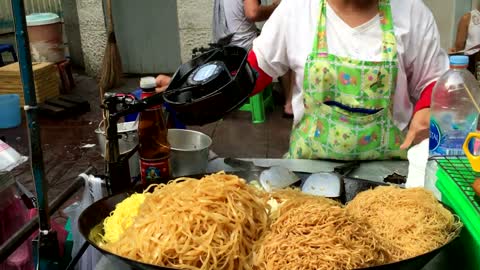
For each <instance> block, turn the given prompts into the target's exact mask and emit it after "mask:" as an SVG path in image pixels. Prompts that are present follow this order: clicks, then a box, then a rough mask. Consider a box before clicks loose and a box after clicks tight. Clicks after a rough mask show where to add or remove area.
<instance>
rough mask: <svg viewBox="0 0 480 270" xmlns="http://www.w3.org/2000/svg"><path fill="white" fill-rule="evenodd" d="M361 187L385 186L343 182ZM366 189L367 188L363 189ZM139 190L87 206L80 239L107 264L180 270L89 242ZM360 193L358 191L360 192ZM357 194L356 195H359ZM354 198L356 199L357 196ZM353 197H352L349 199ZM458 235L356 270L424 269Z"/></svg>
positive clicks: (361, 181)
mask: <svg viewBox="0 0 480 270" xmlns="http://www.w3.org/2000/svg"><path fill="white" fill-rule="evenodd" d="M202 176H203V175H195V176H191V177H193V178H201V177H202ZM352 184H353V185H355V184H358V185H363V186H364V187H370V188H371V187H375V186H381V185H385V184H384V183H375V182H371V181H368V180H362V179H353V178H346V179H345V185H352ZM365 189H367V188H365ZM138 191H140V190H132V191H130V192H124V193H120V194H116V195H113V196H110V197H106V198H103V199H101V200H99V201H97V202H95V203H93V204H92V205H90V206H89V207H88V208H87V209H85V210H84V211H83V212H82V214H81V215H80V217H79V219H78V228H79V231H80V233H81V234H82V236H83V237H84V238H85V239H86V241H87V242H88V243H89V244H90V245H92V246H93V247H95V248H96V249H97V250H98V251H100V252H101V253H102V254H103V255H105V256H107V257H108V258H109V259H110V260H112V259H113V260H117V261H121V262H123V263H124V264H127V265H129V266H130V267H132V268H133V269H140V270H143V269H148V270H151V269H152V270H153V269H162V270H167V269H168V270H174V269H175V270H180V268H174V267H165V266H159V265H152V264H147V263H143V262H140V261H135V260H132V259H128V258H125V257H122V256H119V255H116V254H114V253H111V252H109V251H107V250H105V249H103V248H101V247H99V246H98V245H97V243H96V241H95V240H94V239H92V237H91V234H92V232H94V230H97V231H98V232H99V233H100V232H103V225H102V222H103V220H104V219H105V217H107V216H108V215H109V214H110V212H111V211H113V210H114V209H115V206H116V204H117V203H119V202H121V201H123V200H124V199H126V198H127V197H128V196H130V195H131V194H133V193H134V192H138ZM359 192H360V191H359ZM359 192H357V193H356V194H358V193H359ZM356 194H355V195H356ZM351 197H354V196H350V198H351ZM442 205H443V206H444V207H445V208H446V209H448V210H449V211H450V212H451V213H452V214H454V216H455V218H456V219H458V217H457V216H456V215H455V213H454V211H453V210H452V209H451V208H450V207H448V206H446V205H445V204H443V203H442ZM460 233H461V229H460V230H458V232H457V235H456V236H455V237H454V238H452V240H450V241H449V242H448V243H446V244H444V245H443V246H441V247H439V248H437V249H435V250H432V251H430V252H427V253H425V254H422V255H419V256H416V257H413V258H410V259H407V260H403V261H399V262H394V263H389V264H384V265H379V266H373V267H368V268H362V269H357V270H367V269H368V270H383V269H389V270H396V269H398V270H400V269H401V270H419V269H422V268H423V267H424V266H425V265H427V264H428V263H429V262H430V261H431V260H432V259H433V258H434V257H435V256H436V255H438V254H439V253H440V251H442V250H443V249H444V248H446V247H447V246H449V245H451V244H452V243H453V242H454V241H455V240H456V239H458V238H459V235H460Z"/></svg>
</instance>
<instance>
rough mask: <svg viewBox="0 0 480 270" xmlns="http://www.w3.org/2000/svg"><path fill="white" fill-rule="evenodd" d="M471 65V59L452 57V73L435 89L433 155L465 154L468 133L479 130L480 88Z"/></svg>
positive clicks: (450, 71)
mask: <svg viewBox="0 0 480 270" xmlns="http://www.w3.org/2000/svg"><path fill="white" fill-rule="evenodd" d="M467 66H468V57H467V56H463V55H462V56H460V55H458V56H457V55H456V56H451V57H450V70H449V71H447V72H446V73H445V74H443V75H442V77H440V79H439V81H438V82H437V84H436V85H435V88H434V89H433V93H432V103H431V119H430V156H452V155H460V156H462V155H464V152H463V149H462V147H463V143H464V141H465V139H466V137H467V135H468V133H469V132H471V131H474V130H475V129H476V123H477V118H478V111H477V109H476V107H475V106H474V103H473V101H472V98H473V100H475V101H476V102H477V104H478V103H480V89H479V86H478V81H477V80H476V79H475V77H474V76H473V75H472V74H471V73H470V72H469V71H468V70H467ZM469 91H470V93H471V95H472V96H471V97H470V94H469Z"/></svg>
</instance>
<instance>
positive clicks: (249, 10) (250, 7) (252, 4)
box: [243, 0, 279, 22]
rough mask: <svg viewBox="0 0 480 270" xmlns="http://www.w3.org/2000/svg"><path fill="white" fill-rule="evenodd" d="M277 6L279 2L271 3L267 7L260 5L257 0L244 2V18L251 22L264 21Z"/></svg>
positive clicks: (245, 0) (277, 0) (276, 0)
mask: <svg viewBox="0 0 480 270" xmlns="http://www.w3.org/2000/svg"><path fill="white" fill-rule="evenodd" d="M278 4H279V0H275V1H273V3H272V4H271V5H268V6H264V5H262V4H261V3H260V1H258V0H244V1H243V7H244V12H245V17H247V19H248V20H249V21H251V22H262V21H266V20H268V18H269V17H270V15H272V13H273V11H274V10H275V9H276V8H277V6H278Z"/></svg>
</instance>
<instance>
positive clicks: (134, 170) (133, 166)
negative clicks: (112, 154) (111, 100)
mask: <svg viewBox="0 0 480 270" xmlns="http://www.w3.org/2000/svg"><path fill="white" fill-rule="evenodd" d="M137 128H138V122H125V123H118V124H117V129H118V135H119V136H120V137H121V138H120V139H119V140H118V144H119V148H120V154H124V153H127V152H128V151H130V150H132V149H133V148H135V147H136V146H137V144H138V131H137ZM95 133H96V134H97V139H98V145H99V146H100V152H101V155H102V157H105V149H106V142H107V140H106V137H105V131H104V130H103V125H102V123H100V125H99V127H98V128H97V129H96V130H95ZM128 165H129V167H130V177H132V181H135V180H137V179H139V177H140V162H139V156H138V152H137V153H135V154H134V155H133V156H132V157H130V159H129V160H128Z"/></svg>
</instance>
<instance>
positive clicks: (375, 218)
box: [346, 186, 462, 261]
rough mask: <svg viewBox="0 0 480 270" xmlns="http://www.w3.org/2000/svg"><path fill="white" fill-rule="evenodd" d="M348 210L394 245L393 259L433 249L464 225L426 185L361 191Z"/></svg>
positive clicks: (348, 206) (389, 243)
mask: <svg viewBox="0 0 480 270" xmlns="http://www.w3.org/2000/svg"><path fill="white" fill-rule="evenodd" d="M346 209H347V212H348V213H349V214H352V215H354V216H356V217H357V218H360V219H364V220H365V221H366V222H367V223H368V224H369V225H370V226H371V227H372V229H373V230H374V231H375V233H376V234H377V235H379V237H381V239H382V241H383V242H384V243H385V244H386V245H388V246H389V247H390V248H389V252H390V253H391V255H392V261H400V260H404V259H408V258H411V257H415V256H418V255H421V254H424V253H427V252H429V251H432V250H434V249H436V248H438V247H440V246H442V245H444V244H446V243H447V242H449V241H450V240H451V239H452V237H455V236H456V235H457V230H458V229H459V228H460V227H461V226H462V225H461V223H460V222H458V221H456V219H455V218H454V216H453V215H452V214H451V213H450V212H449V211H448V210H447V209H445V208H444V207H443V206H442V205H441V204H440V203H439V202H438V201H437V200H436V198H435V197H434V195H433V194H432V193H431V192H429V191H427V190H425V189H423V188H411V189H401V188H399V187H394V186H388V187H378V188H376V189H373V190H369V191H365V192H362V193H360V194H358V195H357V196H356V197H355V198H354V199H353V200H352V201H351V202H350V203H349V204H348V205H347V206H346Z"/></svg>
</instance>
